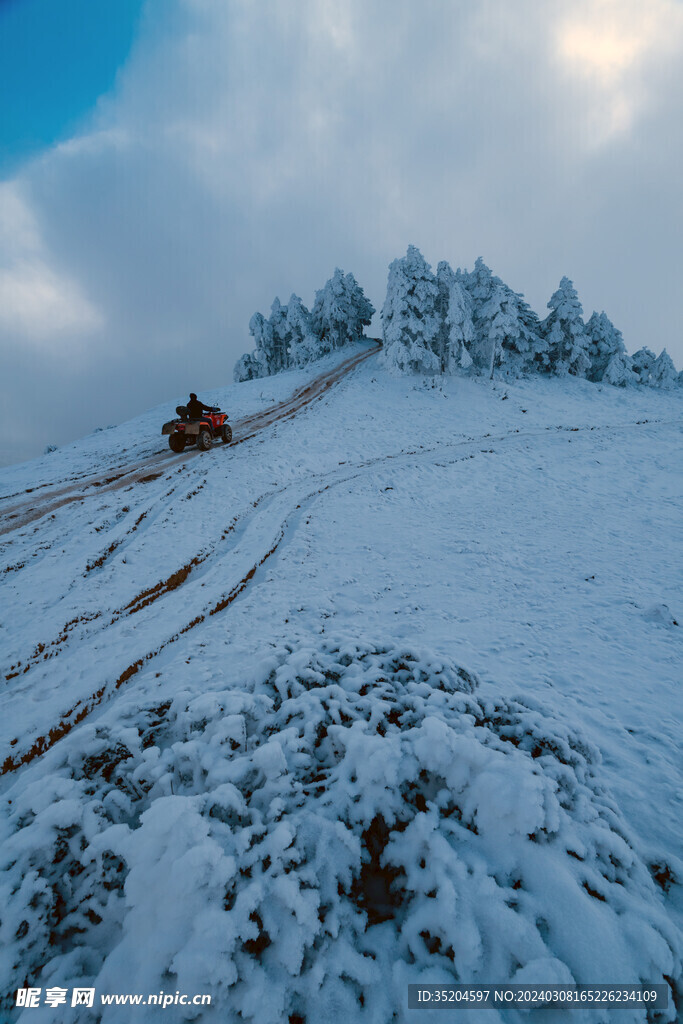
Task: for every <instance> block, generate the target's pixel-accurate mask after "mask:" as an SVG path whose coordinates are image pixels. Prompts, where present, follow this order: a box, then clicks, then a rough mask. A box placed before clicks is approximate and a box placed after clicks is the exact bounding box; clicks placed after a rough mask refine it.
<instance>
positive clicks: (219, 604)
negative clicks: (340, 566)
mask: <svg viewBox="0 0 683 1024" xmlns="http://www.w3.org/2000/svg"><path fill="white" fill-rule="evenodd" d="M638 425H640V424H637V423H625V424H619V425H618V426H616V427H609V426H604V427H589V426H586V427H581V428H576V427H568V426H555V427H545V428H542V429H540V430H538V431H524V432H522V431H520V430H519V429H515V430H513V431H510V432H507V433H505V434H502V435H498V436H493V435H491V434H486V435H484V436H483V437H478V438H466V439H459V440H458V441H453V442H445V443H444V442H441V443H439V444H437V445H434V446H431V447H424V446H419V447H418V448H416V449H414V450H410V451H400V452H395V453H389V454H383V455H381V456H377V457H375V458H372V459H368V460H365V461H364V462H361V463H356V464H353V465H351V464H347V463H343V464H340V465H339V466H337V467H335V469H333V470H332V471H328V472H327V473H326V474H320V475H319V476H318V477H317V480H316V481H315V482H316V483H317V486H315V484H314V480H313V479H309V486H310V485H311V484H313V486H312V487H311V488H310V489H309V490H306V491H305V492H304V493H303V494H301V492H300V494H299V496H298V497H296V496H293V498H292V501H296V504H295V505H293V506H290V508H289V510H288V511H287V512H286V513H285V515H284V517H283V518H282V519H281V520H280V523H279V525H278V526H277V527H274V539H273V540H272V541H271V543H270V546H269V547H268V548H267V550H266V551H265V553H263V554H261V555H260V556H257V557H256V558H253V559H250V561H251V563H252V564H251V566H250V568H249V569H248V570H247V571H246V572H244V573H243V574H242V575H241V576H240V577H239V579H238V580H237V581H236V582H235V583H233V584H232V586H231V587H230V588H229V589H228V590H227V591H226V592H225V593H223V594H222V595H221V596H220V597H219V598H218V600H216V598H215V597H214V598H213V599H212V600H211V601H210V602H209V603H208V604H207V605H205V606H204V607H203V608H202V609H201V610H199V611H198V613H197V614H195V615H194V616H193V617H192V618H191V619H189V621H187V622H186V623H185V624H184V625H182V626H181V627H180V628H178V629H176V630H175V631H174V632H173V634H172V635H170V636H168V637H167V638H166V639H164V640H162V641H161V643H159V644H158V645H157V646H155V647H154V648H153V649H152V650H151V651H148V652H147V653H145V654H144V655H141V656H140V657H138V658H137V659H135V660H134V661H132V662H131V663H130V664H129V665H127V666H126V668H124V669H123V671H122V672H121V673H120V674H119V675H118V677H117V678H116V680H115V681H105V682H103V683H102V685H101V686H99V687H98V688H97V689H96V690H95V691H94V692H93V693H92V694H90V696H88V697H86V698H83V699H80V700H77V701H76V702H75V703H74V704H73V706H72V707H71V708H69V709H68V710H67V711H66V712H64V713H63V714H62V715H61V716H60V719H59V721H58V722H57V723H56V724H55V725H53V726H52V727H51V728H50V729H49V730H47V731H46V733H45V734H43V735H40V736H38V737H37V738H36V739H35V740H34V741H33V742H32V743H31V744H30V745H29V746H28V747H27V748H25V749H24V750H23V751H20V750H17V751H16V753H9V754H8V755H7V757H6V758H5V760H4V762H3V764H2V766H1V767H0V775H6V774H9V773H12V772H15V771H17V770H18V769H19V768H21V767H22V766H24V765H27V764H29V763H31V762H32V761H34V760H35V759H36V758H38V757H40V756H42V754H44V753H46V752H47V751H48V750H49V749H50V748H51V747H53V746H54V745H55V744H56V743H57V742H58V741H59V740H60V739H61V738H62V737H63V736H65V735H67V734H68V733H69V732H70V731H71V730H72V729H73V728H74V727H75V726H76V725H78V724H79V723H80V722H82V721H84V720H85V719H86V718H87V717H88V716H89V715H90V714H91V712H93V711H94V710H95V709H96V708H97V707H99V706H100V705H102V704H103V703H105V702H107V701H109V700H110V699H111V698H113V697H114V696H115V695H116V693H117V692H118V691H119V690H120V689H121V688H122V687H123V686H125V685H126V684H127V683H128V682H129V681H130V680H131V679H132V678H133V677H134V676H136V675H137V674H138V673H139V672H140V670H141V669H142V668H143V667H144V666H145V665H146V664H148V663H149V662H151V661H152V660H153V659H154V658H156V657H157V655H158V654H160V653H161V652H162V651H163V650H165V649H166V648H167V647H169V646H170V645H171V644H173V643H176V642H177V641H178V640H179V639H180V638H181V637H182V636H185V635H186V634H187V633H189V632H190V631H191V630H193V629H194V628H195V627H197V626H199V625H200V624H202V623H204V622H206V621H207V620H208V619H210V618H211V617H213V616H215V615H217V614H219V613H220V612H222V611H224V610H226V609H227V608H229V607H230V606H231V605H232V604H233V602H234V601H235V600H236V599H237V597H238V596H239V595H240V594H242V593H244V592H245V591H246V589H247V588H248V586H249V584H250V582H251V581H252V580H253V579H254V577H255V576H256V573H257V571H258V570H259V568H260V567H262V566H263V565H264V564H265V563H266V562H267V561H268V560H269V559H270V558H271V557H272V556H273V555H274V554H275V553H276V552H277V551H278V549H279V548H280V546H281V544H282V541H283V539H284V538H285V536H286V535H287V532H288V529H289V524H290V521H291V520H292V519H293V518H295V517H296V518H297V520H298V519H299V518H300V516H299V513H300V510H301V509H302V507H303V506H304V505H306V504H307V503H311V502H313V501H315V500H316V499H317V498H318V497H319V496H320V495H322V494H324V493H326V492H327V491H329V490H331V489H332V488H334V487H337V486H340V485H342V484H345V483H349V482H350V481H352V480H354V479H356V478H358V477H360V476H362V475H363V474H364V473H365V472H366V471H367V470H374V469H375V468H376V467H377V466H378V465H379V464H381V463H384V462H386V463H388V462H391V461H406V462H414V461H415V460H416V459H418V460H422V459H423V458H424V457H425V456H436V457H437V458H438V459H440V460H441V461H440V462H439V463H435V465H441V466H446V465H452V464H455V463H458V462H465V461H467V460H469V459H473V458H476V457H477V456H478V455H481V454H484V455H496V454H498V451H497V449H496V448H490V447H480V446H481V444H482V442H483V441H485V440H486V441H487V442H488V443H490V444H498V445H504V444H505V442H511V441H513V442H514V441H521V442H523V445H522V446H523V447H528V442H529V441H532V440H533V441H538V440H539V438H543V437H551V438H552V437H556V436H557V433H558V432H572V433H575V432H581V433H588V432H590V431H595V430H613V431H614V430H621V429H628V428H632V427H634V426H638ZM453 448H459V449H464V450H463V451H462V452H459V453H453V454H451V455H450V457H449V455H448V450H449V449H453ZM444 456H445V457H444ZM342 466H343V467H344V468H343V469H342V468H341V467H342ZM326 477H327V482H325V478H326ZM330 477H332V479H330ZM302 483H304V481H297V483H296V486H297V487H301V484H302ZM292 486H293V485H291V484H290V485H288V486H287V487H285V488H281V489H278V490H276V491H271V492H268V493H266V494H263V495H262V496H261V497H260V498H259V499H258V500H257V501H255V502H253V503H252V506H251V507H250V509H247V510H245V511H244V512H243V513H241V515H240V516H237V517H236V518H235V520H233V523H232V524H231V526H229V527H228V528H226V530H225V531H224V533H223V534H222V535H221V538H220V541H219V542H218V544H216V545H214V547H213V548H212V549H210V550H209V551H208V552H204V553H201V554H200V555H198V556H195V558H194V559H192V560H191V561H190V562H189V563H187V565H185V566H183V567H181V568H180V569H178V570H176V571H175V572H174V573H173V574H171V575H170V576H169V577H167V578H166V579H165V580H163V581H160V583H158V584H156V585H155V586H154V587H151V588H149V589H148V590H146V591H143V592H141V593H140V594H139V595H137V597H136V598H135V599H133V601H131V602H129V604H128V605H126V606H125V607H124V608H123V609H121V611H120V613H117V615H119V617H120V615H124V614H127V615H130V614H134V613H136V612H138V611H141V610H142V609H143V608H145V607H148V606H149V605H151V604H153V603H154V602H155V601H156V600H158V599H159V598H161V597H163V596H164V595H165V594H167V593H169V592H171V591H172V590H176V589H178V588H179V587H181V586H182V585H183V584H184V583H185V582H186V581H187V579H188V578H189V577H190V575H191V573H192V571H193V569H195V568H196V567H198V566H199V565H201V564H203V563H205V562H206V561H207V560H208V559H209V558H210V557H211V556H212V555H213V554H215V553H216V551H217V548H218V545H219V544H220V543H221V541H222V540H224V539H225V538H226V537H227V536H228V535H229V534H230V532H231V531H232V530H233V529H234V526H235V525H236V523H237V522H238V521H239V520H241V519H245V518H249V516H250V513H251V512H252V511H253V509H254V508H257V507H258V506H259V505H261V504H262V503H263V502H264V501H265V500H266V499H268V498H275V497H281V496H282V495H283V494H284V493H285V492H286V491H288V490H289V489H290V488H291V487H292ZM271 536H273V534H271ZM97 617H98V616H97V615H96V616H94V618H97ZM76 621H77V620H76ZM76 621H75V622H74V625H75V624H76ZM115 621H117V619H116V618H114V619H112V620H111V621H110V622H109V623H108V625H113V624H114V622H115ZM69 625H70V626H71V625H72V624H71V623H70V624H69ZM65 633H66V629H65ZM64 639H66V636H65V635H63V636H60V637H59V638H58V641H57V642H62V641H63V640H64ZM35 653H36V654H42V655H43V656H45V654H44V647H42V646H41V650H40V651H36V652H35ZM48 656H49V655H48ZM29 667H30V665H27V666H26V667H25V668H23V670H22V672H20V673H14V674H15V675H19V674H23V673H25V672H27V671H28V668H29ZM18 743H19V740H18V738H15V739H13V740H12V741H11V742H10V747H13V746H16V745H18Z"/></svg>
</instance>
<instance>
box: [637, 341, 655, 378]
mask: <svg viewBox="0 0 683 1024" xmlns="http://www.w3.org/2000/svg"><path fill="white" fill-rule="evenodd" d="M656 360H657V357H656V355H655V354H654V352H653V351H652V349H649V348H646V347H645V346H643V348H639V349H638V351H637V352H634V353H633V355H632V356H631V364H632V366H633V372H634V373H635V375H636V377H637V378H638V383H639V384H649V383H650V373H651V372H652V367H653V366H654V365H655V362H656Z"/></svg>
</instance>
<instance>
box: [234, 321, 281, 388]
mask: <svg viewBox="0 0 683 1024" xmlns="http://www.w3.org/2000/svg"><path fill="white" fill-rule="evenodd" d="M249 333H250V334H251V336H252V337H253V339H254V341H255V343H256V351H255V352H251V353H250V352H245V354H244V355H243V356H240V358H239V359H238V360H237V362H236V363H235V369H234V370H233V378H234V380H235V381H237V382H239V381H242V380H254V379H255V378H257V377H267V376H268V374H269V373H271V369H270V366H271V363H272V343H273V336H272V331H271V328H270V324H269V323H268V321H267V320H266V318H265V317H264V316H263V315H262V314H261V313H254V315H253V316H252V318H251V320H250V321H249Z"/></svg>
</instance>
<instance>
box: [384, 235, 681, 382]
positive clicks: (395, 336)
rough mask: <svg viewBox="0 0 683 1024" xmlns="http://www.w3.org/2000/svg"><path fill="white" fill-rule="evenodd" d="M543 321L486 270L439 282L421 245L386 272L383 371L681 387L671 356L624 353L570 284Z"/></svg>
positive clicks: (610, 328)
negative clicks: (564, 377) (585, 310)
mask: <svg viewBox="0 0 683 1024" xmlns="http://www.w3.org/2000/svg"><path fill="white" fill-rule="evenodd" d="M548 309H549V310H550V312H549V314H548V316H547V317H546V318H545V320H540V319H539V317H538V316H537V315H536V313H534V311H533V310H532V309H531V308H530V306H529V305H528V303H527V302H525V301H524V297H523V296H522V295H521V294H520V293H519V292H514V291H513V290H512V289H511V288H510V287H509V286H508V285H506V284H505V283H504V282H503V281H502V280H501V279H500V278H499V277H496V276H495V275H494V274H493V273H492V271H491V270H490V269H489V268H488V267H487V266H486V264H485V263H484V261H483V260H482V259H481V257H480V258H479V259H478V260H477V261H476V263H475V265H474V269H473V270H471V271H466V270H460V269H458V270H457V271H453V270H452V269H451V267H450V266H449V265H448V263H446V262H445V261H442V262H441V263H439V265H438V267H437V270H436V274H433V273H432V270H431V267H430V266H429V264H428V263H427V262H426V260H425V259H424V257H423V255H422V253H421V252H420V251H419V249H417V248H416V247H415V246H413V245H411V246H409V247H408V251H407V253H406V255H405V256H404V257H402V258H401V259H396V260H394V261H393V263H392V264H391V265H390V267H389V279H388V282H387V294H386V299H385V302H384V308H383V310H382V324H383V336H384V352H383V358H384V362H385V365H386V366H388V367H389V368H390V369H394V370H397V371H400V372H414V373H423V374H435V373H453V372H456V371H457V370H459V369H470V368H471V369H472V371H473V372H475V373H485V374H487V375H488V376H490V377H493V376H494V373H495V371H496V368H498V369H499V373H501V374H502V375H509V376H518V375H519V374H522V373H554V374H557V375H559V376H562V375H566V374H572V375H573V376H576V377H584V378H587V379H588V380H591V381H604V382H606V383H609V384H616V385H622V386H623V385H627V384H650V385H654V386H656V387H672V386H674V385H676V384H681V383H683V373H681V374H679V375H677V373H676V369H675V367H674V364H673V362H672V360H671V358H670V356H669V355H668V354H667V352H666V349H665V350H664V351H663V352H662V353H661V355H659V356H658V357H655V355H654V353H652V352H650V351H649V349H646V348H644V349H641V350H640V351H639V352H636V354H635V355H634V356H629V355H628V354H627V352H626V347H625V345H624V341H623V338H622V336H621V332H620V331H619V330H617V328H616V327H615V326H614V324H613V323H612V322H611V321H610V319H609V317H608V316H607V315H606V314H605V313H604V312H603V313H595V312H594V313H593V314H592V316H591V317H590V318H589V320H588V321H587V322H584V319H583V308H582V306H581V303H580V301H579V297H578V295H577V293H576V289H575V288H574V285H573V284H572V282H571V281H570V280H569V278H567V277H563V278H562V280H561V281H560V285H559V288H558V289H557V291H556V292H555V293H554V294H553V296H552V297H551V299H550V301H549V302H548Z"/></svg>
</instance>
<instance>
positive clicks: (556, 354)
mask: <svg viewBox="0 0 683 1024" xmlns="http://www.w3.org/2000/svg"><path fill="white" fill-rule="evenodd" d="M548 309H549V310H550V313H549V314H548V316H547V317H546V319H545V320H544V321H543V325H542V326H543V334H544V336H545V339H546V341H547V342H548V350H549V351H548V355H549V358H550V366H551V369H552V370H553V371H554V372H555V373H557V374H559V375H563V374H567V373H571V374H573V375H574V376H575V377H585V376H586V373H587V371H588V370H589V369H590V358H589V355H588V347H589V344H590V340H589V338H588V336H587V334H586V329H585V325H584V322H583V319H582V317H583V307H582V306H581V303H580V302H579V297H578V295H577V294H576V289H575V288H574V285H573V283H572V282H571V281H570V280H569V278H568V277H563V278H562V280H561V281H560V287H559V288H558V289H557V291H556V292H555V293H554V294H553V296H552V297H551V299H550V301H549V303H548Z"/></svg>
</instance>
